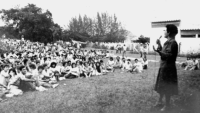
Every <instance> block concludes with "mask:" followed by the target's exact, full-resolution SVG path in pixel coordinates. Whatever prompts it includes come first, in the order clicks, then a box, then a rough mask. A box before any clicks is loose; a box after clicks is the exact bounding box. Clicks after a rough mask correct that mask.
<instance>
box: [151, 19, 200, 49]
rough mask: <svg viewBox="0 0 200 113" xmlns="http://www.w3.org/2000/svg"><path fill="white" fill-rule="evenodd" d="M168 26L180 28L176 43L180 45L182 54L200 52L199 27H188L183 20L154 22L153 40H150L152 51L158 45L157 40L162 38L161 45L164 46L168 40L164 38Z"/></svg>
mask: <svg viewBox="0 0 200 113" xmlns="http://www.w3.org/2000/svg"><path fill="white" fill-rule="evenodd" d="M167 24H174V25H176V26H177V27H178V34H177V36H176V41H177V43H178V44H179V52H180V53H191V52H194V53H196V52H200V29H198V28H197V26H195V27H196V28H195V27H194V26H191V25H190V26H188V25H186V24H184V23H183V22H182V21H181V20H167V21H154V22H151V28H152V29H151V36H150V37H151V38H150V50H151V51H152V46H153V45H156V39H158V38H159V37H160V36H162V38H161V43H162V44H164V42H165V41H166V39H165V38H164V29H165V26H166V25H167Z"/></svg>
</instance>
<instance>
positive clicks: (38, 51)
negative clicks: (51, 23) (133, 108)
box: [0, 41, 148, 99]
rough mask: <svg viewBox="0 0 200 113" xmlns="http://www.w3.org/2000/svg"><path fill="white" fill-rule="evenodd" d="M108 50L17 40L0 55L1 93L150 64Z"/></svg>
mask: <svg viewBox="0 0 200 113" xmlns="http://www.w3.org/2000/svg"><path fill="white" fill-rule="evenodd" d="M108 53H109V52H108V51H105V50H81V49H76V48H74V47H72V46H71V45H69V46H68V45H64V44H58V43H56V44H54V45H53V44H47V45H46V46H45V45H44V44H42V43H34V42H28V41H21V42H19V43H15V49H14V50H13V51H12V52H9V53H4V54H1V57H0V64H1V67H0V69H1V72H0V92H1V95H0V96H1V97H2V96H6V97H13V96H15V95H22V94H23V92H25V91H30V90H31V91H34V90H38V91H45V90H47V89H48V88H56V87H57V86H58V85H59V81H60V80H64V79H72V78H79V77H85V78H88V77H92V76H99V75H106V74H107V73H109V72H114V71H115V70H116V69H121V70H122V71H124V72H131V73H134V72H135V73H140V72H142V71H143V69H147V67H148V61H147V59H146V58H143V59H135V60H134V63H132V62H131V59H126V58H120V57H116V59H114V57H112V56H110V55H109V54H108ZM108 55H109V56H108ZM107 57H109V60H108V61H107V60H106V58H107ZM105 61H107V62H105ZM1 97H0V99H1Z"/></svg>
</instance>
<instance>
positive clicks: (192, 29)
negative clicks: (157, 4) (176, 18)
mask: <svg viewBox="0 0 200 113" xmlns="http://www.w3.org/2000/svg"><path fill="white" fill-rule="evenodd" d="M181 30H182V31H197V30H200V28H190V29H181Z"/></svg>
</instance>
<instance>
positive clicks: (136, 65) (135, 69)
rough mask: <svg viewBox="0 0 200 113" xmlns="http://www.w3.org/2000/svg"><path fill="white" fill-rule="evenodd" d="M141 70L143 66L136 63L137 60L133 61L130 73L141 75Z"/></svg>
mask: <svg viewBox="0 0 200 113" xmlns="http://www.w3.org/2000/svg"><path fill="white" fill-rule="evenodd" d="M142 70H143V66H142V63H141V62H138V59H135V63H134V64H133V69H132V72H136V73H141V72H142Z"/></svg>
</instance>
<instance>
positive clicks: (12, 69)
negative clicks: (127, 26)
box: [8, 68, 17, 75]
mask: <svg viewBox="0 0 200 113" xmlns="http://www.w3.org/2000/svg"><path fill="white" fill-rule="evenodd" d="M11 71H12V72H14V74H15V75H17V71H16V70H15V68H11V69H10V70H9V71H8V73H10V72H11Z"/></svg>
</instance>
